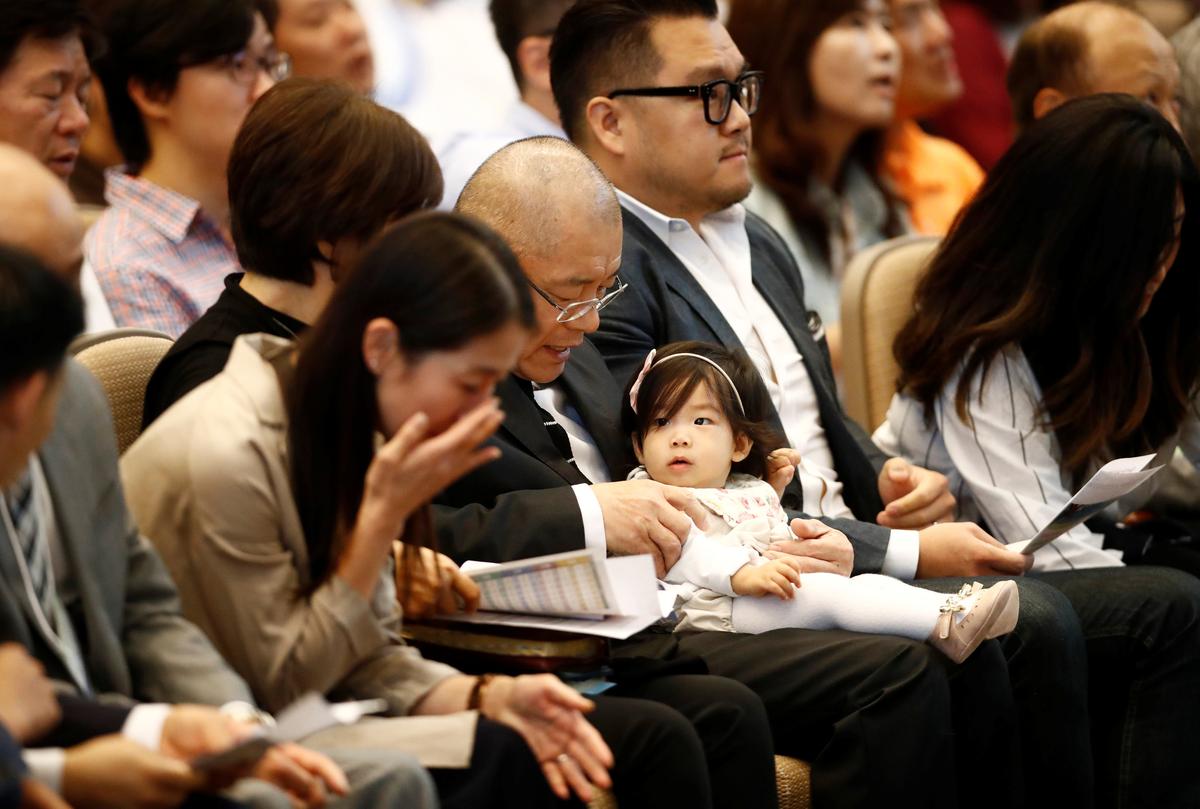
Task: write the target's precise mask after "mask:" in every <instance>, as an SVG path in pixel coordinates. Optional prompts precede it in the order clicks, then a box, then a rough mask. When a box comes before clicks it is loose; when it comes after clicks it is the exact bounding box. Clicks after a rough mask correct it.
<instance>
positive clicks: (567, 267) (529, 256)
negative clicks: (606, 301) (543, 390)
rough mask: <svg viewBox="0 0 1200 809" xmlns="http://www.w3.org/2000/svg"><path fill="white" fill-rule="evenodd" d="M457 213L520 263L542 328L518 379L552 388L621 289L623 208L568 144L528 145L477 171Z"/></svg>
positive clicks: (601, 177) (590, 164) (507, 151)
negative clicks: (488, 231) (497, 239)
mask: <svg viewBox="0 0 1200 809" xmlns="http://www.w3.org/2000/svg"><path fill="white" fill-rule="evenodd" d="M456 210H458V211H459V212H460V213H464V214H467V215H469V216H473V217H475V218H476V219H480V220H482V221H483V222H484V223H485V224H487V225H489V226H490V227H491V228H492V229H493V230H495V231H496V232H497V233H499V234H500V235H501V236H502V237H503V238H504V240H505V241H507V242H508V244H509V246H511V247H512V249H513V252H514V253H516V254H517V258H519V259H520V261H521V269H522V270H524V272H525V277H526V278H527V279H529V283H530V285H531V289H530V294H531V295H532V296H533V304H534V307H535V311H536V312H537V329H536V333H535V334H534V335H533V337H532V339H531V340H530V343H529V346H528V348H527V349H526V351H525V353H524V354H523V355H522V356H521V358H520V360H519V361H518V362H517V369H516V373H517V374H518V375H519V376H521V377H524V378H525V379H529V380H532V381H534V382H538V383H541V384H548V383H550V382H553V381H554V380H555V379H557V378H558V376H559V375H560V374H561V373H562V372H563V368H565V367H566V363H567V360H568V359H569V358H570V356H571V349H572V348H574V347H575V346H578V345H579V344H580V343H581V342H583V337H584V335H585V334H588V333H590V332H593V331H595V330H596V329H597V328H599V326H600V316H599V312H598V310H597V308H596V306H595V304H596V302H597V300H598V299H599V298H602V297H604V296H605V295H606V294H608V293H609V292H610V291H611V290H612V289H613V288H614V285H615V284H616V282H617V270H618V269H620V266H621V206H620V203H618V202H617V195H616V192H614V191H613V187H612V184H611V183H609V181H608V179H607V178H606V177H605V176H604V174H603V173H602V172H601V171H600V169H598V168H597V167H596V165H595V164H594V163H593V162H592V161H591V160H590V159H589V158H588V157H587V155H585V154H584V153H583V152H581V151H579V149H577V148H576V147H575V146H573V145H572V144H570V143H568V142H567V141H565V140H559V139H558V138H530V139H528V140H522V141H517V142H516V143H514V144H512V145H510V146H506V147H505V148H503V149H501V150H500V151H499V152H497V153H496V154H494V155H492V157H491V158H489V159H488V161H487V162H486V163H484V164H483V165H482V166H480V168H479V170H478V171H477V172H475V175H474V176H473V177H472V178H471V179H470V181H469V182H468V183H467V186H466V188H464V189H463V192H462V196H460V197H459V198H458V205H457V206H456ZM589 303H590V305H588V304H589ZM576 314H578V316H575V315H576ZM560 318H562V319H561V320H560Z"/></svg>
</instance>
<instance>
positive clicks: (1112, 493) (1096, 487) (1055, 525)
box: [1009, 455, 1162, 556]
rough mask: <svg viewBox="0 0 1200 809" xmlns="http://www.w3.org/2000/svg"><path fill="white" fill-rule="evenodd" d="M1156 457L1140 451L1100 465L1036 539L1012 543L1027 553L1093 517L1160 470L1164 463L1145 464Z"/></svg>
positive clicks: (1018, 549) (1011, 546)
mask: <svg viewBox="0 0 1200 809" xmlns="http://www.w3.org/2000/svg"><path fill="white" fill-rule="evenodd" d="M1154 457H1155V456H1154V455H1140V456H1138V457H1136V458H1117V459H1116V460H1115V461H1109V462H1108V463H1106V464H1105V465H1104V466H1102V467H1100V471H1098V472H1096V474H1095V475H1093V476H1092V479H1091V480H1089V481H1088V482H1087V483H1085V484H1084V485H1083V488H1082V489H1080V490H1079V491H1078V492H1076V493H1075V496H1074V497H1072V498H1071V499H1070V501H1069V502H1068V503H1067V505H1065V506H1063V509H1062V511H1060V512H1058V514H1056V515H1055V516H1054V519H1052V520H1050V522H1049V523H1047V525H1046V527H1045V528H1043V529H1042V530H1041V531H1038V533H1037V535H1036V536H1034V537H1033V539H1030V540H1028V541H1027V542H1024V543H1019V544H1018V543H1014V544H1012V545H1009V547H1010V548H1011V549H1013V550H1017V551H1019V552H1020V553H1023V554H1025V555H1026V556H1028V555H1029V554H1032V553H1033V552H1034V551H1036V550H1037V549H1039V548H1042V547H1044V546H1046V545H1048V544H1049V543H1051V542H1053V541H1054V540H1055V539H1057V538H1058V537H1060V536H1062V535H1063V534H1065V533H1066V532H1067V531H1070V530H1071V529H1072V528H1074V527H1075V526H1077V525H1079V524H1080V523H1081V522H1083V521H1084V520H1088V519H1091V518H1092V517H1094V516H1095V515H1097V514H1099V513H1100V512H1101V511H1103V510H1104V509H1105V508H1107V507H1108V505H1109V504H1110V503H1112V502H1113V501H1115V500H1118V499H1120V498H1122V497H1124V496H1125V495H1127V494H1129V493H1130V492H1132V491H1133V490H1134V489H1136V488H1137V487H1138V486H1141V485H1142V484H1143V483H1145V482H1146V481H1147V480H1149V479H1150V478H1152V477H1154V476H1155V475H1156V474H1158V471H1159V470H1160V469H1162V467H1161V466H1155V467H1152V468H1150V469H1147V468H1146V464H1148V463H1150V461H1152V460H1154Z"/></svg>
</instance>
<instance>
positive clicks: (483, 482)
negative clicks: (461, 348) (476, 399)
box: [434, 340, 633, 562]
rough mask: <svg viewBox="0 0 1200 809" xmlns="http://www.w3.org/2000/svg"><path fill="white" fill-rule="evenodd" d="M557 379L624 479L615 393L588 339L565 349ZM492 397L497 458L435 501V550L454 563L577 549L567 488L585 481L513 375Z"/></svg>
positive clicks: (577, 521)
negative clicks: (497, 419) (499, 412)
mask: <svg viewBox="0 0 1200 809" xmlns="http://www.w3.org/2000/svg"><path fill="white" fill-rule="evenodd" d="M558 384H560V385H562V386H563V388H564V390H565V391H566V394H567V398H568V400H569V401H570V403H571V405H572V406H574V407H575V408H576V409H577V410H578V411H579V416H580V419H581V420H582V421H583V425H584V427H586V428H587V430H588V432H589V433H590V434H591V436H592V440H593V441H594V442H595V443H596V447H597V449H599V450H600V454H601V455H602V456H603V457H604V461H605V463H606V464H607V465H608V469H609V474H610V475H611V477H612V479H613V480H623V479H624V477H625V474H626V473H627V472H628V471H629V469H631V468H632V464H633V459H632V457H631V456H632V448H631V445H630V443H629V440H628V438H626V437H625V436H623V435H622V434H621V426H620V410H619V408H618V405H619V402H620V397H621V392H620V391H619V390H618V389H617V386H616V384H615V383H614V382H613V378H612V376H611V375H610V374H609V372H608V369H607V368H606V367H605V365H604V360H603V359H602V358H601V356H600V354H599V352H597V351H596V349H595V347H594V346H592V344H591V343H590V342H588V341H587V340H584V341H583V343H582V345H580V346H579V347H578V348H576V349H574V350H573V351H572V352H571V358H570V360H568V361H567V365H566V369H565V370H564V371H563V374H562V376H561V377H559V380H558ZM496 395H497V396H499V397H500V402H501V405H502V406H503V408H504V413H505V419H504V423H503V424H502V425H501V426H500V429H499V430H498V431H497V433H496V435H495V437H494V438H493V439H492V440H491V442H490V443H491V444H492V445H493V446H498V447H499V448H500V451H501V456H500V458H499V460H496V461H493V462H492V463H490V464H486V465H484V466H482V467H480V468H479V469H477V470H475V471H474V472H472V473H471V474H470V475H467V476H466V477H465V478H463V479H462V480H460V481H458V482H457V483H455V484H454V485H453V486H451V487H450V488H449V489H447V490H446V491H445V492H443V493H442V494H441V495H439V496H438V498H437V500H435V501H434V502H435V505H434V522H435V524H436V526H437V529H438V541H439V543H440V547H439V549H440V550H441V551H442V552H443V553H445V554H447V555H448V556H450V557H451V558H453V559H455V560H456V561H458V562H462V561H464V560H466V559H477V560H481V561H492V562H499V561H506V560H512V559H523V558H526V557H529V556H539V555H542V554H547V553H561V552H563V551H569V550H577V549H579V548H582V547H583V546H584V535H583V520H582V518H581V517H580V514H579V506H578V504H577V501H576V499H575V494H574V493H573V492H572V491H571V489H570V487H571V486H573V485H575V484H577V483H588V482H589V481H588V480H587V478H585V477H584V476H583V475H582V474H581V473H580V472H579V471H578V470H577V469H576V468H575V467H574V466H573V465H571V464H569V463H567V462H566V461H565V460H563V459H562V457H561V455H560V453H559V452H558V451H557V450H556V449H555V447H554V442H553V441H552V440H551V438H550V433H548V432H547V431H546V428H545V426H544V425H543V424H542V416H541V414H540V413H539V412H538V408H537V406H536V405H535V404H534V403H533V400H532V399H530V398H529V396H528V395H527V394H526V393H525V392H524V391H523V390H522V389H521V383H520V382H519V381H518V380H516V379H515V378H514V377H511V376H510V377H509V378H508V379H506V380H504V381H503V382H501V383H500V384H499V385H497V386H496Z"/></svg>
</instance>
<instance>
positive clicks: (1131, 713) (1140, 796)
mask: <svg viewBox="0 0 1200 809" xmlns="http://www.w3.org/2000/svg"><path fill="white" fill-rule="evenodd" d="M982 581H984V582H985V583H990V582H991V581H994V580H993V579H982ZM921 584H922V585H923V586H928V587H931V588H933V589H939V590H943V589H944V590H949V589H954V588H957V586H958V585H959V584H961V582H959V581H957V580H945V581H939V580H934V581H928V582H921ZM1018 586H1019V587H1020V588H1021V617H1020V620H1019V621H1018V623H1017V628H1016V630H1015V631H1014V632H1013V633H1012V634H1011V635H1009V636H1007V637H1006V638H1004V639H1003V641H1002V644H1001V646H1002V648H1003V650H1004V653H1005V656H1006V657H1007V659H1008V666H1009V673H1010V677H1011V681H1012V690H1013V696H1014V698H1015V700H1016V704H1017V718H1018V723H1019V726H1020V735H1021V743H1022V752H1023V758H1024V768H1025V777H1026V786H1027V791H1028V805H1029V806H1031V807H1033V806H1048V807H1050V806H1053V807H1060V806H1064V805H1066V806H1072V807H1081V808H1083V807H1090V806H1098V807H1120V809H1135V808H1136V807H1163V808H1164V809H1165V808H1166V807H1196V806H1200V768H1197V767H1196V766H1195V764H1194V763H1193V761H1192V760H1191V759H1192V757H1191V756H1190V755H1189V754H1188V753H1186V752H1185V751H1187V750H1190V743H1189V742H1188V739H1189V738H1191V736H1192V734H1193V733H1194V728H1195V727H1196V726H1197V724H1198V723H1200V698H1198V697H1200V580H1198V579H1196V578H1195V577H1194V576H1192V575H1190V574H1187V573H1183V572H1181V571H1177V570H1168V569H1165V568H1155V567H1135V568H1103V569H1093V570H1078V571H1065V572H1058V573H1043V574H1037V575H1034V576H1029V577H1026V578H1025V579H1022V580H1018Z"/></svg>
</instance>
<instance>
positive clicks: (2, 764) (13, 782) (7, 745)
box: [0, 724, 25, 809]
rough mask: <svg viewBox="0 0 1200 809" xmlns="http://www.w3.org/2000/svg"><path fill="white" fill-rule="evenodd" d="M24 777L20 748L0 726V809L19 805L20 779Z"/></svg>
mask: <svg viewBox="0 0 1200 809" xmlns="http://www.w3.org/2000/svg"><path fill="white" fill-rule="evenodd" d="M24 777H25V762H24V761H23V760H22V759H21V746H20V745H19V744H17V741H16V739H14V738H13V737H12V736H10V735H9V733H8V728H6V727H4V725H3V724H0V809H17V807H18V806H19V805H20V804H21V779H22V778H24Z"/></svg>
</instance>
